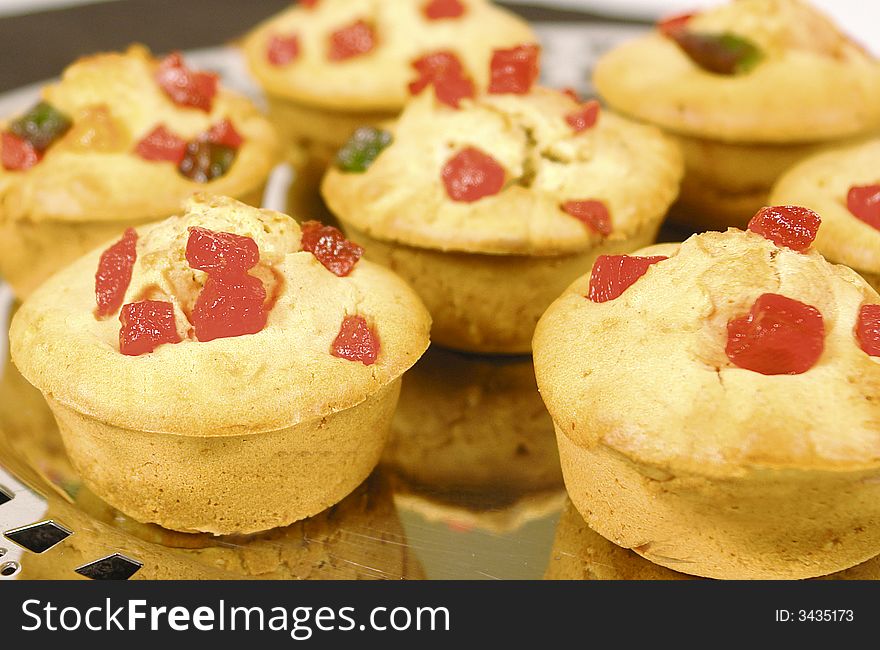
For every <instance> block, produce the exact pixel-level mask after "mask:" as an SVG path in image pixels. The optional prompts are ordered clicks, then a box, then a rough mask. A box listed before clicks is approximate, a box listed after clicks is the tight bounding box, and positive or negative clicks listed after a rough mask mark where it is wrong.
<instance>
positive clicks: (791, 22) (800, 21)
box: [594, 0, 880, 142]
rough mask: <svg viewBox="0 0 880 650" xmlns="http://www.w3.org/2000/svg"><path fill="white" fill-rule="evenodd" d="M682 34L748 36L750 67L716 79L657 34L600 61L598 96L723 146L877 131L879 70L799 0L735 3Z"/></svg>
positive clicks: (695, 20)
mask: <svg viewBox="0 0 880 650" xmlns="http://www.w3.org/2000/svg"><path fill="white" fill-rule="evenodd" d="M661 27H662V25H661ZM684 29H685V30H687V32H689V33H691V34H703V35H710V36H721V35H723V34H726V35H733V36H734V37H736V38H739V39H746V40H747V41H748V42H749V43H750V44H751V45H753V46H754V47H756V48H757V53H756V55H755V56H754V57H753V58H752V59H751V60H750V61H748V65H747V66H746V67H747V68H748V69H745V70H742V71H741V72H738V73H736V74H716V73H713V72H709V71H707V70H706V69H704V67H701V66H700V65H698V64H697V63H695V60H694V59H692V58H691V57H690V56H689V55H688V54H686V53H685V51H684V49H683V48H681V47H679V46H678V45H677V44H676V41H675V40H674V39H673V38H670V36H668V35H664V33H663V30H662V29H660V28H658V29H657V30H654V31H653V32H651V33H650V34H648V35H645V36H643V37H641V38H639V39H636V40H634V41H632V42H630V43H626V44H624V45H622V46H620V47H618V48H617V49H615V50H613V51H611V52H610V53H608V54H607V55H605V56H604V57H603V58H602V59H601V60H600V61H599V64H598V65H597V67H596V70H595V73H594V82H595V85H596V87H597V88H598V90H599V93H600V94H601V95H602V97H603V98H605V100H606V101H608V103H609V104H610V105H611V106H612V107H614V108H615V109H617V110H619V111H621V112H623V113H625V114H628V115H632V116H635V117H638V118H639V119H643V120H646V121H648V122H651V123H654V124H657V125H659V126H662V127H664V128H666V129H670V130H672V131H675V132H678V133H682V134H687V135H693V136H700V137H705V138H710V139H715V140H724V141H745V142H790V141H792V142H801V141H811V140H823V139H832V138H839V137H845V136H849V135H853V134H857V133H861V132H864V131H869V130H871V129H874V128H877V127H878V126H880V64H878V62H877V61H876V60H875V59H874V58H872V57H871V56H870V55H869V54H868V53H867V52H866V51H865V50H864V49H862V48H861V47H860V46H859V45H858V44H856V43H854V42H853V41H852V40H851V39H849V38H848V37H847V36H845V35H844V34H843V33H841V31H840V30H839V29H838V27H837V26H836V25H835V24H834V23H833V22H832V21H830V20H829V19H828V18H827V17H825V16H824V15H823V14H821V13H820V12H819V11H817V10H816V9H814V8H813V7H812V6H810V5H809V4H808V3H807V2H804V1H803V0H737V1H736V2H730V3H728V4H725V5H722V6H719V7H716V8H712V9H707V10H706V11H704V12H701V13H699V14H696V15H694V16H693V17H692V18H691V19H690V20H688V21H687V22H686V23H685V24H684Z"/></svg>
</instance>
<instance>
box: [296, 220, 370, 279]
mask: <svg viewBox="0 0 880 650" xmlns="http://www.w3.org/2000/svg"><path fill="white" fill-rule="evenodd" d="M302 248H303V250H304V251H308V252H309V253H311V254H312V255H314V256H315V258H316V259H317V260H318V261H319V262H320V263H321V264H323V265H324V267H325V268H326V269H327V270H329V271H330V272H332V273H333V274H334V275H337V276H339V277H345V276H346V275H348V274H349V273H351V271H352V269H354V267H355V265H356V264H357V263H358V260H359V259H360V258H361V255H363V254H364V249H363V248H362V247H360V246H359V245H357V244H355V243H354V242H350V241H348V240H347V239H346V238H345V236H344V235H343V234H342V233H341V232H340V231H339V230H338V229H336V228H334V227H333V226H325V225H324V224H322V223H319V222H317V221H306V222H305V223H304V224H302Z"/></svg>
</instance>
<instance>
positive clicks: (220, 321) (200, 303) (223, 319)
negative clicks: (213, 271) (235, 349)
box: [192, 272, 269, 342]
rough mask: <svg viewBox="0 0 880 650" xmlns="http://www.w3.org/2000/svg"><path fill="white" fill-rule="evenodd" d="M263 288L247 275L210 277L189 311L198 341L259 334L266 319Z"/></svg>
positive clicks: (264, 289) (256, 279) (267, 315)
mask: <svg viewBox="0 0 880 650" xmlns="http://www.w3.org/2000/svg"><path fill="white" fill-rule="evenodd" d="M265 303H266V287H265V286H263V283H262V282H261V281H260V279H259V278H256V277H254V276H252V275H248V274H247V273H243V272H242V273H236V274H233V273H230V274H227V275H209V276H208V281H207V282H206V283H205V286H204V288H203V289H202V291H201V293H199V297H198V298H196V303H195V305H194V306H193V311H192V323H193V327H194V328H195V331H196V338H197V339H198V340H199V341H202V342H207V341H213V340H214V339H221V338H229V337H234V336H244V335H246V334H256V333H257V332H261V331H262V330H263V328H264V327H265V326H266V321H267V319H268V317H269V314H268V312H267V311H266V309H265Z"/></svg>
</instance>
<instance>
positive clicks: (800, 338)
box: [726, 293, 825, 375]
mask: <svg viewBox="0 0 880 650" xmlns="http://www.w3.org/2000/svg"><path fill="white" fill-rule="evenodd" d="M824 348H825V324H824V321H823V319H822V314H820V313H819V310H817V309H816V308H815V307H812V306H810V305H807V304H804V303H802V302H799V301H797V300H792V299H791V298H787V297H785V296H781V295H779V294H775V293H765V294H764V295H762V296H761V297H760V298H758V300H757V301H755V304H754V305H753V306H752V308H751V310H750V311H749V313H748V314H746V315H745V316H741V317H739V318H734V319H733V320H731V321H730V322H729V323H728V325H727V349H726V351H727V358H728V359H730V361H731V362H732V363H733V364H734V365H736V366H738V367H740V368H744V369H745V370H752V371H754V372H758V373H761V374H762V375H800V374H802V373H805V372H807V371H808V370H809V369H810V368H812V367H813V366H815V365H816V362H817V361H819V357H821V356H822V351H823V350H824Z"/></svg>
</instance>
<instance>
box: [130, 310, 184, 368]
mask: <svg viewBox="0 0 880 650" xmlns="http://www.w3.org/2000/svg"><path fill="white" fill-rule="evenodd" d="M119 322H120V323H122V328H121V329H120V330H119V351H120V352H122V354H125V355H127V356H131V357H137V356H140V355H142V354H149V353H150V352H153V351H154V350H155V349H156V348H157V347H159V346H160V345H162V344H163V343H180V340H181V339H180V334H179V333H178V331H177V324H176V322H175V320H174V307H173V305H172V304H171V303H170V302H164V301H159V300H144V301H143V302H135V303H131V304H128V305H125V306H124V307H123V308H122V311H121V312H120V314H119Z"/></svg>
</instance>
